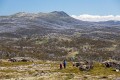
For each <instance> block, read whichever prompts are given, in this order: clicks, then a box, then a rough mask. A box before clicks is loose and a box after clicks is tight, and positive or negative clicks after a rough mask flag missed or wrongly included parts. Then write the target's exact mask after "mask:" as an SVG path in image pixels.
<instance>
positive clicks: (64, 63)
mask: <svg viewBox="0 0 120 80" xmlns="http://www.w3.org/2000/svg"><path fill="white" fill-rule="evenodd" d="M66 64H67V63H66V60H64V61H63V66H64V68H66Z"/></svg>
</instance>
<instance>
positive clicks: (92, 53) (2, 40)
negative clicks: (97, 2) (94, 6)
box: [0, 11, 120, 80]
mask: <svg viewBox="0 0 120 80" xmlns="http://www.w3.org/2000/svg"><path fill="white" fill-rule="evenodd" d="M14 57H17V60H16V58H14ZM23 57H26V59H23ZM31 58H32V59H35V61H33V60H29V59H31ZM0 59H1V61H0V79H1V80H48V79H50V80H70V79H71V80H93V79H94V80H119V79H120V72H119V70H118V69H117V70H116V68H118V67H119V63H116V62H105V65H104V64H103V63H102V62H104V61H106V60H108V59H113V60H117V61H120V21H104V22H87V21H81V20H77V19H74V18H72V17H71V16H69V15H68V14H67V13H65V12H63V11H54V12H50V13H41V12H40V13H37V14H35V13H25V12H20V13H16V14H13V15H9V16H0ZM8 59H9V60H8ZM64 59H66V60H67V61H68V66H67V68H66V69H62V70H60V69H59V64H60V62H61V61H62V60H64ZM21 61H22V62H21ZM78 61H92V62H95V63H94V64H93V65H92V66H91V65H89V64H84V65H82V66H79V67H75V66H73V63H72V62H78ZM115 64H116V65H118V66H117V67H116V66H115ZM93 66H94V67H93ZM105 66H111V67H109V68H107V67H105ZM86 68H90V69H88V70H87V71H84V70H86ZM91 68H92V69H91ZM79 69H80V70H79ZM82 70H83V71H82ZM116 71H117V72H116Z"/></svg>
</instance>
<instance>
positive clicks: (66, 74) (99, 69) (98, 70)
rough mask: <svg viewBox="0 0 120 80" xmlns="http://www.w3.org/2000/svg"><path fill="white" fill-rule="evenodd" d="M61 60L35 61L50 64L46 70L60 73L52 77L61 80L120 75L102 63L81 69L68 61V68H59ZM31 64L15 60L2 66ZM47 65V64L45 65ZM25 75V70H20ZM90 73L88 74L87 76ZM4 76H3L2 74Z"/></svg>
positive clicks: (8, 76) (29, 72) (85, 79)
mask: <svg viewBox="0 0 120 80" xmlns="http://www.w3.org/2000/svg"><path fill="white" fill-rule="evenodd" d="M60 63H61V62H60V61H56V62H52V61H51V62H46V61H45V62H44V61H39V62H35V64H50V67H51V70H50V71H46V72H50V73H51V74H52V73H60V74H57V75H53V76H50V77H51V78H52V79H54V77H55V78H56V79H61V80H70V79H71V80H74V78H75V77H81V76H83V77H82V78H83V80H87V79H88V78H89V77H88V76H91V77H93V76H98V77H100V78H107V80H109V78H108V76H110V75H114V76H113V77H120V72H115V71H113V70H114V69H113V68H105V67H104V66H103V65H102V64H100V63H97V62H96V63H95V64H94V68H93V69H91V70H90V71H80V70H79V69H78V68H77V67H74V66H73V65H72V63H71V62H67V67H66V69H62V70H60V69H59V64H60ZM29 64H31V62H14V63H7V62H6V63H2V64H0V66H5V67H12V66H19V65H29ZM45 67H46V66H45ZM28 68H32V66H30V67H28ZM38 68H39V67H38ZM0 72H4V73H14V72H17V71H15V70H0ZM27 72H28V74H29V75H32V74H33V73H35V72H36V71H30V70H28V71H27ZM18 73H21V74H23V75H24V73H25V72H18ZM87 75H88V76H87ZM0 76H1V75H0ZM1 77H2V76H1ZM3 77H5V78H10V77H11V75H3Z"/></svg>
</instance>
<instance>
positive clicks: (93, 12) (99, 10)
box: [0, 0, 120, 21]
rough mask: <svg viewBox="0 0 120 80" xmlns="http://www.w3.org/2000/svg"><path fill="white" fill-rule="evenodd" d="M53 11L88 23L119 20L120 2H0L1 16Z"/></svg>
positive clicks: (86, 0)
mask: <svg viewBox="0 0 120 80" xmlns="http://www.w3.org/2000/svg"><path fill="white" fill-rule="evenodd" d="M52 11H64V12H66V13H68V14H69V15H71V16H72V17H74V18H77V19H81V20H88V21H89V20H93V21H94V20H97V19H100V20H104V19H106V18H107V19H106V20H108V19H114V20H119V19H118V18H120V16H119V15H120V0H0V15H11V14H15V13H18V12H29V13H38V12H52ZM93 18H94V19H93Z"/></svg>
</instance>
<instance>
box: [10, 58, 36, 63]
mask: <svg viewBox="0 0 120 80" xmlns="http://www.w3.org/2000/svg"><path fill="white" fill-rule="evenodd" d="M8 61H10V62H33V61H34V59H32V58H30V57H14V58H10V59H9V60H8Z"/></svg>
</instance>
